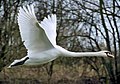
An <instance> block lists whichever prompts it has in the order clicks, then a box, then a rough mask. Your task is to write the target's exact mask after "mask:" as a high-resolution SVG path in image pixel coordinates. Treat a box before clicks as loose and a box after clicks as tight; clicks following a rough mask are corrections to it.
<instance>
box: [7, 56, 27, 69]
mask: <svg viewBox="0 0 120 84" xmlns="http://www.w3.org/2000/svg"><path fill="white" fill-rule="evenodd" d="M28 59H29V57H24V58H22V59H20V60H15V61H14V62H13V63H11V65H10V66H9V67H8V68H11V67H13V66H18V65H23V64H24V63H25V61H27V60H28Z"/></svg>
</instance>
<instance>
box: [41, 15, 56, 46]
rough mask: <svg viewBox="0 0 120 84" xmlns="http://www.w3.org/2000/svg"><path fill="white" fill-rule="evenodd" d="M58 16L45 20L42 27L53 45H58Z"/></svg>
mask: <svg viewBox="0 0 120 84" xmlns="http://www.w3.org/2000/svg"><path fill="white" fill-rule="evenodd" d="M56 24H57V22H56V15H55V14H52V15H51V16H48V18H46V17H45V18H44V20H43V21H42V22H41V24H40V26H41V27H42V28H43V29H44V30H45V32H46V35H47V37H48V39H49V40H50V42H51V43H52V44H53V45H56Z"/></svg>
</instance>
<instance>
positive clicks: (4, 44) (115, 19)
mask: <svg viewBox="0 0 120 84" xmlns="http://www.w3.org/2000/svg"><path fill="white" fill-rule="evenodd" d="M32 3H34V4H35V13H36V16H37V19H38V21H41V20H43V18H44V17H45V16H47V15H48V14H52V13H56V14H57V44H58V45H60V46H62V47H64V48H65V49H68V50H70V51H74V52H78V51H79V52H81V51H82V52H86V51H100V50H109V51H111V52H112V53H113V54H114V56H115V58H113V59H111V58H102V57H100V58H97V57H87V58H86V57H81V58H64V57H61V58H58V59H57V60H55V61H52V62H50V63H47V64H44V65H40V66H18V67H14V68H11V69H8V68H7V66H8V65H9V64H10V63H11V62H13V60H15V59H19V58H21V57H24V56H25V55H26V49H25V47H24V45H23V42H22V41H21V37H20V32H19V29H18V24H17V13H18V10H19V7H20V6H23V5H27V4H32ZM26 31H27V30H26ZM119 79H120V1H119V0H0V84H40V83H42V84H46V83H49V84H118V83H119V82H120V80H119Z"/></svg>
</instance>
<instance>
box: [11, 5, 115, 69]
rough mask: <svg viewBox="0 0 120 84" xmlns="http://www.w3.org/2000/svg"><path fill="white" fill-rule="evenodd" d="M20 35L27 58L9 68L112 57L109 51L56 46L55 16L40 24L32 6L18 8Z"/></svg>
mask: <svg viewBox="0 0 120 84" xmlns="http://www.w3.org/2000/svg"><path fill="white" fill-rule="evenodd" d="M18 25H19V30H20V35H21V37H22V41H24V45H25V47H26V49H27V50H28V51H27V56H25V57H23V58H22V59H20V60H14V62H13V63H11V64H10V66H9V68H10V67H12V66H16V65H22V64H24V65H39V64H43V63H47V62H50V61H52V60H55V59H56V58H57V57H59V56H64V57H85V56H86V57H90V56H97V57H114V56H113V55H112V54H111V53H110V52H109V51H99V52H70V51H68V50H66V49H64V48H62V47H60V46H58V45H56V35H57V34H56V15H55V14H52V15H51V16H50V15H48V17H47V18H46V17H45V18H44V19H43V21H41V23H39V22H38V21H37V19H36V16H35V12H34V7H33V5H27V7H25V6H23V8H22V7H20V10H19V13H18Z"/></svg>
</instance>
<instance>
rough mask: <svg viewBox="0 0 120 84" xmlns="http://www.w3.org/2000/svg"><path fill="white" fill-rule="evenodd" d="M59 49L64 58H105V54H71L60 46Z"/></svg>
mask: <svg viewBox="0 0 120 84" xmlns="http://www.w3.org/2000/svg"><path fill="white" fill-rule="evenodd" d="M58 49H59V50H60V51H61V53H62V56H65V57H93V56H99V57H105V54H103V53H100V52H70V51H68V50H66V49H64V48H62V47H60V46H58Z"/></svg>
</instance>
